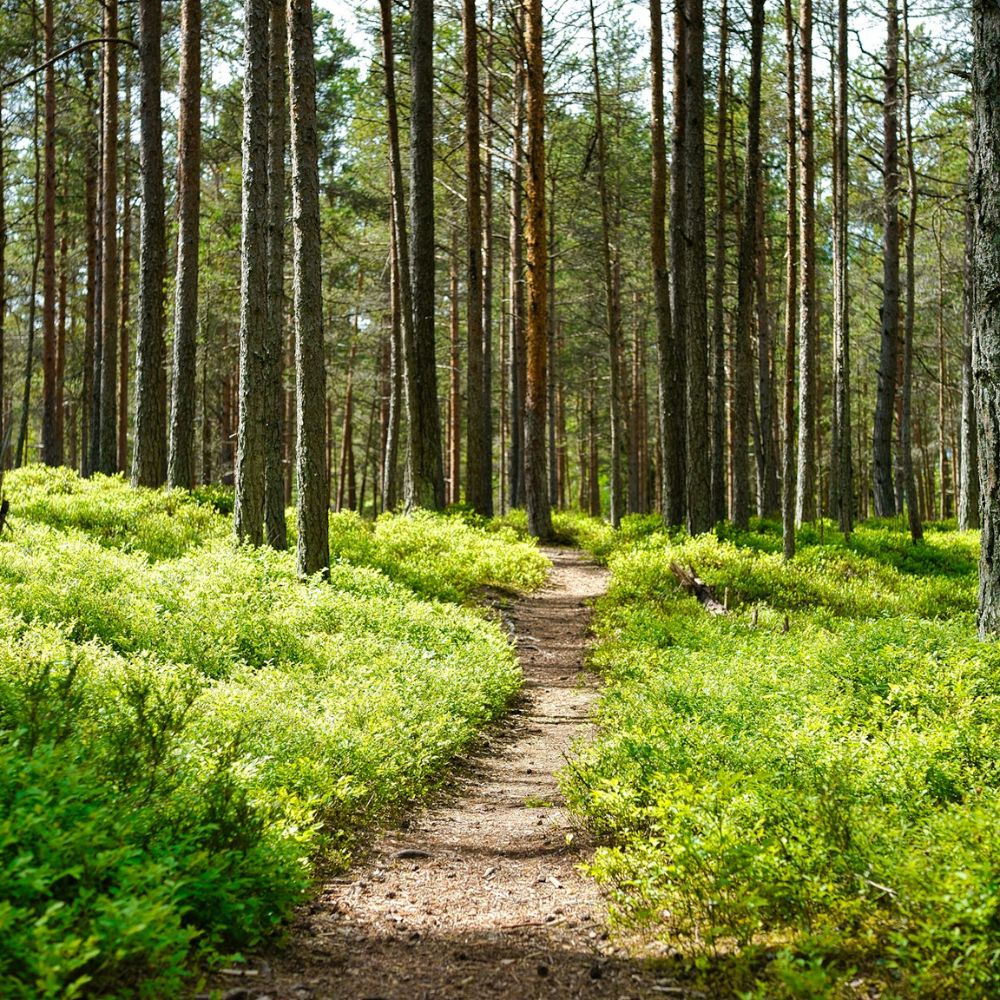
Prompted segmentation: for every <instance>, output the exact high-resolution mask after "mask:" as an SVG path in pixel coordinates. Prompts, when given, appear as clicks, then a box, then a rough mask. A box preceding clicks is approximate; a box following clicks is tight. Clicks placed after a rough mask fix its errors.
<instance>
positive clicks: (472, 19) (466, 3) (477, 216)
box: [462, 0, 493, 517]
mask: <svg viewBox="0 0 1000 1000" xmlns="http://www.w3.org/2000/svg"><path fill="white" fill-rule="evenodd" d="M462 31H463V37H464V46H463V51H464V55H465V61H464V67H465V210H466V262H465V263H466V279H465V307H466V335H467V338H468V359H467V362H466V363H467V370H466V378H467V388H466V421H467V425H468V427H467V435H466V461H467V463H468V467H467V475H466V482H465V493H466V500H467V501H468V503H469V505H470V506H471V507H472V509H473V510H475V511H476V512H477V513H479V514H483V515H485V516H486V517H490V516H492V514H493V481H492V480H493V472H492V460H491V451H492V444H493V441H492V435H491V433H490V427H489V416H488V414H489V405H488V403H489V391H488V387H487V383H486V352H485V342H484V333H483V222H482V215H483V213H482V177H481V174H482V166H481V163H480V155H479V145H480V127H479V40H478V31H477V28H476V0H462Z"/></svg>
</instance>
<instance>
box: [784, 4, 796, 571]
mask: <svg viewBox="0 0 1000 1000" xmlns="http://www.w3.org/2000/svg"><path fill="white" fill-rule="evenodd" d="M795 89H796V81H795V24H794V21H793V20H792V0H785V94H786V96H785V101H786V106H785V188H786V191H787V194H786V202H785V226H786V228H785V398H784V420H783V424H784V443H783V448H782V462H781V525H782V531H781V534H782V551H783V554H784V558H785V560H786V561H787V560H789V559H791V558H792V556H794V555H795V491H796V485H797V484H796V476H795V341H796V330H797V328H796V320H797V316H796V312H795V304H796V298H795V297H796V293H797V290H798V280H799V267H798V261H799V257H798V250H799V248H798V191H797V189H798V148H797V138H798V129H797V126H796V122H795Z"/></svg>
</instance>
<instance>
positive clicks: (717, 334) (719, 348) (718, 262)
mask: <svg viewBox="0 0 1000 1000" xmlns="http://www.w3.org/2000/svg"><path fill="white" fill-rule="evenodd" d="M728 50H729V4H728V2H727V0H722V7H721V10H720V12H719V77H718V86H717V89H716V120H717V127H716V134H715V192H716V196H715V240H714V251H715V260H714V261H713V264H712V392H711V404H712V414H711V417H712V472H711V475H712V520H713V521H715V522H718V521H723V520H725V518H726V499H727V496H726V320H725V310H724V308H723V305H724V303H723V299H724V295H725V287H726V209H727V207H728V206H727V201H726V200H727V197H728V194H727V192H726V121H727V116H728V114H729V109H728V100H727V98H728V96H729V80H728V73H727V66H726V59H727V56H728ZM751 69H752V66H751ZM741 247H742V244H741ZM733 447H734V452H735V442H734V446H733Z"/></svg>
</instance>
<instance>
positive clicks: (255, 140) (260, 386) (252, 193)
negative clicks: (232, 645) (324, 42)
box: [233, 0, 319, 545]
mask: <svg viewBox="0 0 1000 1000" xmlns="http://www.w3.org/2000/svg"><path fill="white" fill-rule="evenodd" d="M268 6H269V2H268V0H248V2H247V4H246V42H245V49H244V54H245V59H244V63H245V71H244V72H245V76H244V78H243V228H242V240H241V245H240V260H241V272H240V396H239V430H238V432H237V451H236V498H235V505H234V508H233V527H234V530H235V532H236V537H237V538H238V539H240V541H247V542H250V543H251V544H253V545H259V544H260V542H261V536H262V532H263V528H264V440H265V438H264V378H265V375H264V350H265V345H266V342H267V99H268V72H267V63H268V52H267V21H268ZM310 18H311V13H310ZM312 72H314V71H312ZM314 142H315V138H314ZM315 265H316V266H317V267H318V265H319V256H318V253H317V256H316V258H315Z"/></svg>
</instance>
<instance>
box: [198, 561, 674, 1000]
mask: <svg viewBox="0 0 1000 1000" xmlns="http://www.w3.org/2000/svg"><path fill="white" fill-rule="evenodd" d="M545 553H546V555H547V556H548V557H549V558H550V559H551V560H552V563H553V569H552V572H551V574H550V576H549V578H548V581H547V583H546V584H545V585H544V586H543V587H542V588H540V589H539V590H538V591H536V592H535V593H533V594H531V595H529V596H527V597H525V598H523V599H521V600H519V601H517V602H516V604H515V605H514V607H513V609H512V613H511V615H510V618H511V619H512V621H513V626H514V629H515V631H516V637H517V649H518V654H519V658H520V661H521V665H522V668H523V670H524V691H523V694H522V696H521V698H520V700H519V702H518V703H517V704H516V705H515V707H514V710H513V711H512V712H511V713H510V714H509V715H508V716H507V717H506V718H505V719H504V720H503V722H502V723H501V724H500V725H498V726H496V727H494V728H493V729H492V730H491V731H489V732H488V733H487V736H486V738H485V739H484V740H483V741H482V743H481V744H480V746H479V748H478V750H477V751H476V752H475V753H474V754H473V755H472V757H471V759H470V760H469V761H468V762H466V763H465V764H464V765H463V766H462V767H461V768H459V770H458V772H457V773H456V774H455V775H453V776H452V777H451V778H450V779H449V780H448V782H447V784H446V786H445V788H444V789H443V790H442V794H440V795H438V796H436V797H435V800H434V801H431V802H430V803H429V804H428V805H427V806H425V807H424V808H422V809H420V810H418V811H416V812H414V813H413V814H411V815H410V816H409V817H408V819H405V820H403V821H402V822H401V823H400V824H399V826H398V827H397V829H396V830H394V831H393V832H391V833H388V834H386V835H384V836H382V837H380V838H379V840H378V841H377V842H376V843H375V844H374V846H373V848H372V850H371V851H370V852H369V854H368V855H367V857H366V858H365V859H364V860H363V861H362V862H361V863H360V864H359V865H357V866H356V867H355V868H353V869H352V870H351V871H350V872H349V873H348V877H345V878H338V879H333V880H332V881H329V882H328V883H327V884H325V885H324V886H323V887H322V890H321V892H320V894H319V896H318V897H317V898H316V900H315V901H314V902H312V903H311V904H309V905H307V906H305V907H303V908H302V909H301V910H300V913H299V916H298V918H297V920H296V922H295V924H294V926H293V928H292V932H291V942H290V944H289V946H288V947H287V948H285V949H284V950H283V951H281V952H280V953H279V954H276V955H272V956H269V959H268V961H267V962H264V963H258V970H257V972H256V974H255V975H253V977H252V979H251V978H248V977H241V978H239V979H233V978H230V979H229V980H228V982H226V983H224V984H220V983H219V982H218V980H217V981H216V985H223V986H224V987H226V989H225V990H224V995H225V993H229V994H230V995H231V997H232V1000H242V998H246V1000H250V998H254V997H259V998H263V997H268V998H270V1000H286V998H287V1000H302V998H309V1000H314V998H327V997H330V998H351V1000H423V998H435V1000H437V998H447V1000H451V998H459V997H461V998H466V997H469V998H478V997H488V998H504V1000H520V998H536V997H537V998H560V1000H561V998H570V997H573V998H576V997H582V998H589V997H594V998H598V997H601V998H604V997H608V998H615V1000H625V998H644V997H650V996H663V995H664V994H673V995H675V996H676V995H677V994H678V993H680V992H681V991H680V990H678V989H677V988H676V987H670V986H665V985H661V984H660V983H658V982H657V981H656V979H655V977H654V975H653V974H652V972H650V971H648V970H647V969H646V968H645V967H644V965H643V964H642V963H641V962H639V961H638V960H631V959H629V957H628V955H627V953H626V952H624V951H623V950H621V949H618V948H615V947H614V946H613V945H612V944H611V943H610V942H609V940H608V934H607V930H606V928H605V926H604V923H603V920H604V913H605V910H606V903H605V901H604V899H603V897H602V894H601V892H600V891H599V889H598V888H597V886H596V884H595V883H594V882H593V881H592V880H591V879H589V878H587V877H585V876H584V875H581V874H580V873H579V872H578V871H577V867H576V866H577V865H578V864H579V863H580V862H581V861H582V860H584V859H585V858H586V857H587V856H588V854H589V852H590V850H591V849H592V846H593V845H592V844H590V843H588V842H587V838H586V835H585V833H583V832H582V831H581V830H580V829H579V828H578V826H577V825H576V824H574V823H573V822H572V819H571V817H570V815H569V813H568V812H567V810H566V808H565V806H564V804H563V801H562V797H561V796H560V794H559V788H558V784H557V780H556V777H555V775H556V772H557V771H558V770H559V769H560V768H561V767H562V766H563V765H564V763H565V755H566V754H567V753H568V752H569V750H570V747H571V745H572V744H573V742H574V741H575V740H576V739H578V738H579V737H581V736H584V735H586V734H587V733H588V732H590V728H591V727H590V723H589V721H588V716H589V712H590V708H591V706H592V704H593V702H594V699H595V698H596V696H597V690H598V686H599V684H598V680H597V679H596V678H595V677H594V676H593V674H590V673H588V672H587V671H585V670H584V669H583V657H584V653H585V650H586V648H587V639H588V634H589V623H590V610H589V607H588V605H589V603H590V602H591V601H592V600H593V599H594V598H595V597H598V596H599V595H600V594H602V593H603V592H604V590H605V588H606V584H607V571H606V570H604V569H602V568H601V567H599V566H597V565H595V564H594V563H591V562H589V561H587V560H586V559H585V558H584V557H583V556H582V555H581V554H580V553H578V552H574V551H569V550H564V549H550V550H545ZM571 833H572V834H573V838H572V842H571V843H568V842H567V835H568V834H571ZM251 968H252V966H251ZM661 983H662V981H661ZM248 987H250V988H248Z"/></svg>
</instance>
